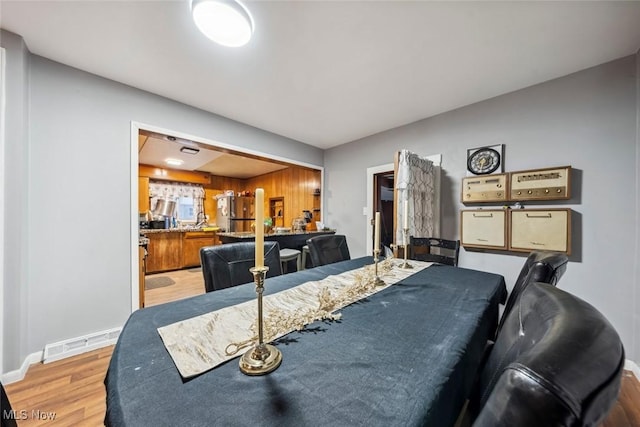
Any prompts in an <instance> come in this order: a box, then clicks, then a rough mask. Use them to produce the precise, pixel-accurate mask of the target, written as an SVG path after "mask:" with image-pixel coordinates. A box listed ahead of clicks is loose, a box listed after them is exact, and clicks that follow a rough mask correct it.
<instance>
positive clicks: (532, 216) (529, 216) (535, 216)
mask: <svg viewBox="0 0 640 427" xmlns="http://www.w3.org/2000/svg"><path fill="white" fill-rule="evenodd" d="M527 218H551V214H550V213H548V214H544V215H534V214H527Z"/></svg>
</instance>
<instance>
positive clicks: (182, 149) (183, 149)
mask: <svg viewBox="0 0 640 427" xmlns="http://www.w3.org/2000/svg"><path fill="white" fill-rule="evenodd" d="M180 152H182V153H185V154H198V153H199V152H200V150H199V149H197V148H191V147H180Z"/></svg>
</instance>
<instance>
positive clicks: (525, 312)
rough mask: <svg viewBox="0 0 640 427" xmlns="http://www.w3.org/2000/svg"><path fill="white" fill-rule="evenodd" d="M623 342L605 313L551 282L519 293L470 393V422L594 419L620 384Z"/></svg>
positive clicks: (524, 426) (496, 424)
mask: <svg viewBox="0 0 640 427" xmlns="http://www.w3.org/2000/svg"><path fill="white" fill-rule="evenodd" d="M623 368H624V348H623V346H622V342H621V341H620V337H619V336H618V333H617V332H616V331H615V329H614V328H613V327H612V326H611V324H610V323H609V322H608V321H607V319H606V318H605V317H604V316H603V315H602V314H601V313H600V312H599V311H598V310H596V309H595V308H594V307H593V306H591V305H589V304H588V303H586V302H585V301H583V300H581V299H580V298H578V297H576V296H574V295H572V294H569V293H568V292H565V291H563V290H561V289H558V288H556V287H554V286H552V285H550V284H548V283H540V282H536V283H532V284H530V285H529V286H528V287H527V288H526V289H525V290H524V291H523V292H522V294H521V295H520V298H519V299H518V301H517V303H516V306H515V308H514V309H513V310H512V311H511V312H510V313H509V315H508V316H507V319H506V321H505V323H504V327H503V328H502V330H501V331H500V334H499V335H498V337H497V340H496V343H495V345H494V346H493V348H492V349H491V353H490V354H489V358H488V359H487V363H486V364H485V365H484V367H483V368H482V370H481V372H480V377H479V381H478V387H477V388H476V390H475V391H474V393H473V395H472V398H471V399H470V406H469V407H470V410H471V413H472V417H473V415H474V414H478V415H477V417H476V418H475V422H474V424H473V425H474V427H485V426H486V427H488V426H491V427H501V426H505V427H506V426H519V427H533V426H536V427H538V426H587V425H588V426H596V425H598V424H599V423H600V421H601V420H602V419H603V418H605V417H606V415H607V413H608V412H609V410H610V409H611V407H612V406H613V404H614V403H615V401H616V399H617V396H618V393H619V391H620V382H621V377H622V370H623Z"/></svg>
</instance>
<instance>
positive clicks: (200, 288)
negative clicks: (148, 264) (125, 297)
mask: <svg viewBox="0 0 640 427" xmlns="http://www.w3.org/2000/svg"><path fill="white" fill-rule="evenodd" d="M145 279H146V281H147V283H153V281H154V280H153V279H162V280H161V281H163V282H167V283H168V282H170V281H173V282H174V284H172V285H169V286H161V287H157V288H153V289H149V286H147V289H146V290H145V292H144V306H145V307H151V306H153V305H158V304H163V303H165V302H170V301H176V300H179V299H183V298H188V297H192V296H194V295H200V294H204V278H203V276H202V270H201V269H200V268H199V267H198V268H190V269H187V270H177V271H168V272H166V273H156V274H149V275H147V276H146V277H145Z"/></svg>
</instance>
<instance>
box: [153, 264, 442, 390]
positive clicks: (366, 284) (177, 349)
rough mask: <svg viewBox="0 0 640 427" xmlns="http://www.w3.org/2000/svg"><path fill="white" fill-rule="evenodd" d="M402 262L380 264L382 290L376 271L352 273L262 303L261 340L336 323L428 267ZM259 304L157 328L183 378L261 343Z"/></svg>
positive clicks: (370, 268)
mask: <svg viewBox="0 0 640 427" xmlns="http://www.w3.org/2000/svg"><path fill="white" fill-rule="evenodd" d="M398 261H399V260H398V259H393V258H392V259H387V260H384V261H382V262H381V263H379V264H378V276H380V278H382V280H384V282H385V285H384V286H375V285H374V284H373V279H374V278H375V273H374V266H373V265H367V266H364V267H362V268H358V269H355V270H350V271H347V272H344V273H342V274H339V275H335V276H328V277H326V278H324V279H322V280H319V281H311V282H306V283H303V284H301V285H298V286H296V287H294V288H291V289H287V290H284V291H282V292H278V293H276V294H273V295H268V296H265V297H263V299H262V304H263V315H264V319H263V338H264V342H271V341H273V340H275V339H278V338H280V337H282V336H284V335H286V334H288V333H289V332H292V331H294V330H301V329H303V328H304V327H305V325H308V324H309V323H312V322H314V321H316V320H322V319H338V318H340V314H336V311H337V310H340V309H341V308H343V307H345V306H347V305H349V304H351V303H353V302H356V301H358V300H360V299H363V298H366V297H368V296H370V295H373V294H375V293H377V292H379V291H381V290H383V289H386V288H387V287H389V286H391V285H393V284H395V283H398V282H400V281H401V280H403V279H404V278H406V277H409V276H411V275H412V274H414V273H417V272H418V271H421V270H423V269H425V268H427V267H429V266H430V265H431V264H432V263H430V262H420V261H411V264H412V265H413V267H414V268H413V269H402V268H399V267H398V266H399V264H400V263H399V262H398ZM257 315H258V304H257V302H256V299H252V300H251V301H247V302H244V303H242V304H237V305H234V306H230V307H224V308H222V309H220V310H216V311H213V312H211V313H206V314H203V315H200V316H197V317H193V318H191V319H186V320H182V321H180V322H176V323H173V324H171V325H167V326H163V327H161V328H158V333H159V334H160V337H161V338H162V341H163V342H164V345H165V347H166V348H167V350H168V351H169V354H170V355H171V357H172V359H173V361H174V363H175V364H176V367H177V368H178V371H179V372H180V375H182V377H184V378H189V377H192V376H195V375H198V374H201V373H203V372H206V371H208V370H210V369H212V368H214V367H216V366H218V365H219V364H221V363H223V362H225V361H227V360H230V359H233V358H235V357H237V356H240V355H242V354H243V353H244V352H245V351H246V350H247V349H248V348H249V347H250V346H252V345H254V344H256V343H257V341H258V331H257Z"/></svg>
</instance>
